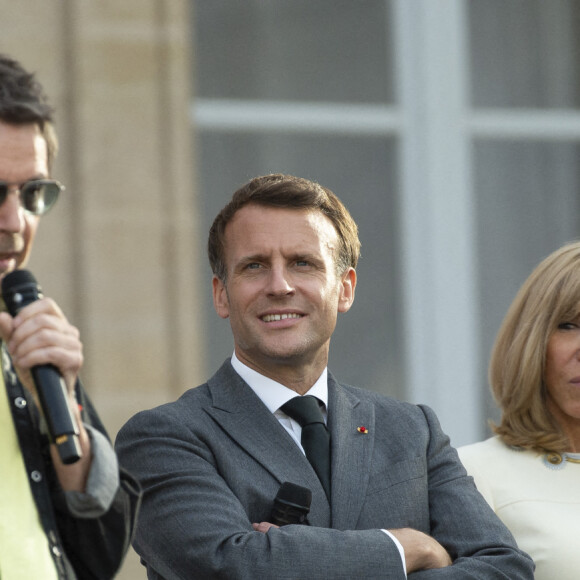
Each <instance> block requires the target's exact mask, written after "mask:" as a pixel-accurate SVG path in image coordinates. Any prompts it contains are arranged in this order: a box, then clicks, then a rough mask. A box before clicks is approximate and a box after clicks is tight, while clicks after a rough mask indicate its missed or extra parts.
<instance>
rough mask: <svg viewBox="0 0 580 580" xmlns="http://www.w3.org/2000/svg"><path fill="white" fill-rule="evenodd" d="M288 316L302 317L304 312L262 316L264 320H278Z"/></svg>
mask: <svg viewBox="0 0 580 580" xmlns="http://www.w3.org/2000/svg"><path fill="white" fill-rule="evenodd" d="M287 318H302V314H266V316H262V320H263V321H264V322H275V321H276V320H286V319H287Z"/></svg>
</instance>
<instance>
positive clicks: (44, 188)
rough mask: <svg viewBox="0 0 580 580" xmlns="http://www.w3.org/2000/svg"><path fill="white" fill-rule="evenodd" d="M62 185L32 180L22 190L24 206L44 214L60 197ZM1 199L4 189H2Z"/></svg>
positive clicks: (29, 210)
mask: <svg viewBox="0 0 580 580" xmlns="http://www.w3.org/2000/svg"><path fill="white" fill-rule="evenodd" d="M60 190H61V188H60V186H59V185H58V183H55V182H53V181H30V182H28V183H26V184H25V185H24V186H23V187H22V189H21V190H20V191H21V194H20V195H21V199H22V206H23V207H24V209H25V210H26V211H28V212H30V213H31V214H34V215H44V214H45V213H46V212H47V211H48V210H49V209H50V208H51V207H52V206H53V205H54V203H55V201H56V200H57V199H58V194H59V193H60ZM0 199H2V191H1V190H0Z"/></svg>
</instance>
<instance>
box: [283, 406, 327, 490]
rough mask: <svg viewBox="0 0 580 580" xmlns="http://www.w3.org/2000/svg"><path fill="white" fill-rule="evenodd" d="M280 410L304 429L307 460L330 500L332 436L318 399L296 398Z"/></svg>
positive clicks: (303, 435) (303, 437)
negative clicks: (325, 422)
mask: <svg viewBox="0 0 580 580" xmlns="http://www.w3.org/2000/svg"><path fill="white" fill-rule="evenodd" d="M280 409H281V410H282V411H284V413H286V415H288V416H289V417H291V418H292V419H294V420H295V421H296V422H297V423H298V424H299V425H300V426H301V427H302V437H301V443H302V447H303V449H304V452H305V453H306V458H307V459H308V461H310V463H311V465H312V467H313V468H314V471H315V472H316V475H318V478H319V479H320V481H321V483H322V487H323V488H324V491H325V492H326V496H327V497H328V498H329V499H330V435H329V433H328V429H327V428H326V425H325V424H324V417H323V416H322V411H321V410H320V407H319V406H318V399H317V398H316V397H313V396H312V395H305V396H303V397H294V398H293V399H290V400H289V401H288V402H287V403H285V404H284V405H282V406H281V407H280Z"/></svg>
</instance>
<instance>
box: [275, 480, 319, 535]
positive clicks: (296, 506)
mask: <svg viewBox="0 0 580 580" xmlns="http://www.w3.org/2000/svg"><path fill="white" fill-rule="evenodd" d="M311 502H312V492H311V491H310V490H309V489H308V488H307V487H302V486H300V485H296V484H295V483H290V482H289V481H285V482H284V483H283V484H282V485H281V486H280V489H279V490H278V493H277V495H276V497H275V498H274V507H273V509H272V516H271V521H272V523H273V524H276V525H277V526H285V525H287V524H304V525H307V526H308V525H310V524H309V523H308V520H307V518H306V516H307V515H308V512H309V511H310V503H311Z"/></svg>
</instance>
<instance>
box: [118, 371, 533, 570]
mask: <svg viewBox="0 0 580 580" xmlns="http://www.w3.org/2000/svg"><path fill="white" fill-rule="evenodd" d="M328 391H329V392H328V397H329V404H328V417H329V419H328V426H329V429H330V434H331V446H332V449H331V463H332V467H331V471H332V474H331V477H332V493H331V504H330V505H329V502H328V500H327V498H326V495H325V493H324V490H323V488H322V486H321V484H320V481H319V480H318V478H317V476H316V474H315V472H314V470H313V469H312V467H311V466H310V463H309V462H308V460H307V459H306V458H305V456H304V454H303V453H302V452H301V451H300V449H299V448H298V447H297V445H296V444H295V443H294V441H293V440H292V439H291V437H290V436H289V435H288V433H287V432H286V431H285V430H284V428H283V427H282V426H281V425H280V424H279V422H278V421H277V419H276V418H275V417H274V416H273V415H272V413H271V412H270V411H269V410H268V409H267V408H266V407H265V405H264V404H263V403H262V402H261V401H260V399H259V398H258V397H257V396H256V395H255V393H254V392H253V391H252V389H250V387H249V386H248V385H247V384H246V383H245V382H244V381H243V380H242V379H241V378H240V376H239V375H238V374H237V373H236V372H235V371H234V370H233V368H232V367H231V364H230V362H229V361H226V362H225V363H224V365H223V366H222V367H221V368H220V369H219V371H218V372H217V373H216V374H215V375H214V376H213V377H212V378H211V379H210V380H209V381H208V382H207V383H206V384H204V385H201V386H200V387H197V388H195V389H191V390H189V391H187V392H186V393H185V394H184V395H183V396H182V397H181V398H180V399H179V400H177V401H176V402H174V403H170V404H167V405H163V406H161V407H158V408H156V409H152V410H149V411H144V412H141V413H139V414H137V415H136V416H135V417H133V418H132V419H131V420H130V421H129V422H128V423H127V424H126V425H125V426H124V427H123V429H122V430H121V431H120V433H119V435H118V437H117V442H116V448H117V452H118V455H119V459H120V461H121V464H122V465H123V466H124V467H125V468H126V469H128V470H129V471H130V472H131V473H132V474H133V475H134V476H135V477H136V478H137V479H138V480H139V481H140V483H141V485H142V486H143V491H144V495H143V500H142V506H141V513H140V518H139V521H138V523H137V530H136V535H135V540H134V548H135V550H136V551H137V553H138V554H139V555H140V556H141V558H142V561H143V562H144V564H145V565H146V566H147V571H148V576H149V578H165V579H168V580H169V579H178V578H179V579H190V578H191V579H193V578H202V579H209V578H224V579H228V580H232V579H238V578H240V579H248V580H250V579H251V580H256V579H262V578H272V579H290V578H297V579H299V578H304V579H306V578H307V579H309V580H315V579H324V580H327V579H329V578H333V579H334V578H345V579H347V578H348V579H353V578H358V577H360V578H365V580H366V579H371V578H377V579H378V578H381V579H393V580H394V579H397V580H398V579H404V578H405V574H404V571H403V569H402V565H401V559H400V556H399V553H398V550H397V548H396V546H395V544H394V543H393V542H392V540H391V539H390V538H389V537H388V536H387V535H386V534H385V533H384V532H382V531H380V530H381V528H387V529H392V528H399V527H412V528H415V529H418V530H422V531H424V532H426V533H427V534H430V535H432V536H434V537H435V538H436V539H437V540H438V541H439V542H440V543H441V544H442V545H443V546H444V547H445V548H446V549H447V550H448V552H449V553H450V555H451V557H452V559H453V560H454V563H453V566H450V567H448V568H443V569H440V570H428V571H422V572H417V573H415V574H412V575H410V578H412V579H413V580H415V579H416V580H419V579H428V578H455V579H462V580H463V579H465V578H504V579H505V580H516V579H523V578H529V579H531V578H533V564H532V562H531V560H530V559H529V557H528V556H527V555H526V554H524V553H522V552H520V551H519V550H518V549H517V547H516V545H515V542H514V540H513V537H512V536H511V534H510V533H509V532H508V530H507V529H506V528H505V527H504V525H503V524H502V523H501V522H500V520H499V519H498V518H497V517H496V516H495V514H494V513H493V511H492V510H491V509H490V508H489V506H488V505H487V503H486V502H485V500H484V499H483V498H482V496H481V495H480V494H479V493H478V492H477V490H476V488H475V486H474V484H473V481H472V479H471V478H470V477H468V476H467V474H466V472H465V470H464V468H463V467H462V465H461V463H460V462H459V460H458V458H457V454H456V452H455V450H454V449H453V448H452V447H450V445H449V441H448V438H447V437H446V436H445V435H444V434H443V433H442V431H441V429H440V427H439V423H438V421H437V419H436V418H435V416H434V414H433V412H432V411H431V410H430V409H428V408H426V407H419V406H416V405H410V404H406V403H401V402H398V401H395V400H393V399H390V398H388V397H385V396H382V395H378V394H376V393H371V392H368V391H364V390H361V389H357V388H354V387H350V386H346V385H339V384H338V383H337V382H336V381H335V380H334V379H333V377H332V376H331V375H330V373H329V384H328ZM361 426H364V427H366V428H367V430H368V433H366V434H364V433H361V432H359V431H358V429H357V428H358V427H361ZM285 481H290V482H293V483H296V484H298V485H301V486H305V487H308V488H309V489H311V490H312V505H311V511H310V514H309V521H310V524H311V525H310V526H300V525H290V526H284V527H282V528H279V529H271V530H270V531H269V532H268V533H267V534H262V533H259V532H255V531H253V529H252V527H251V524H252V522H261V521H268V520H269V519H270V516H271V510H272V506H273V500H274V497H275V496H276V494H277V492H278V489H279V487H280V485H281V484H282V483H283V482H285Z"/></svg>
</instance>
